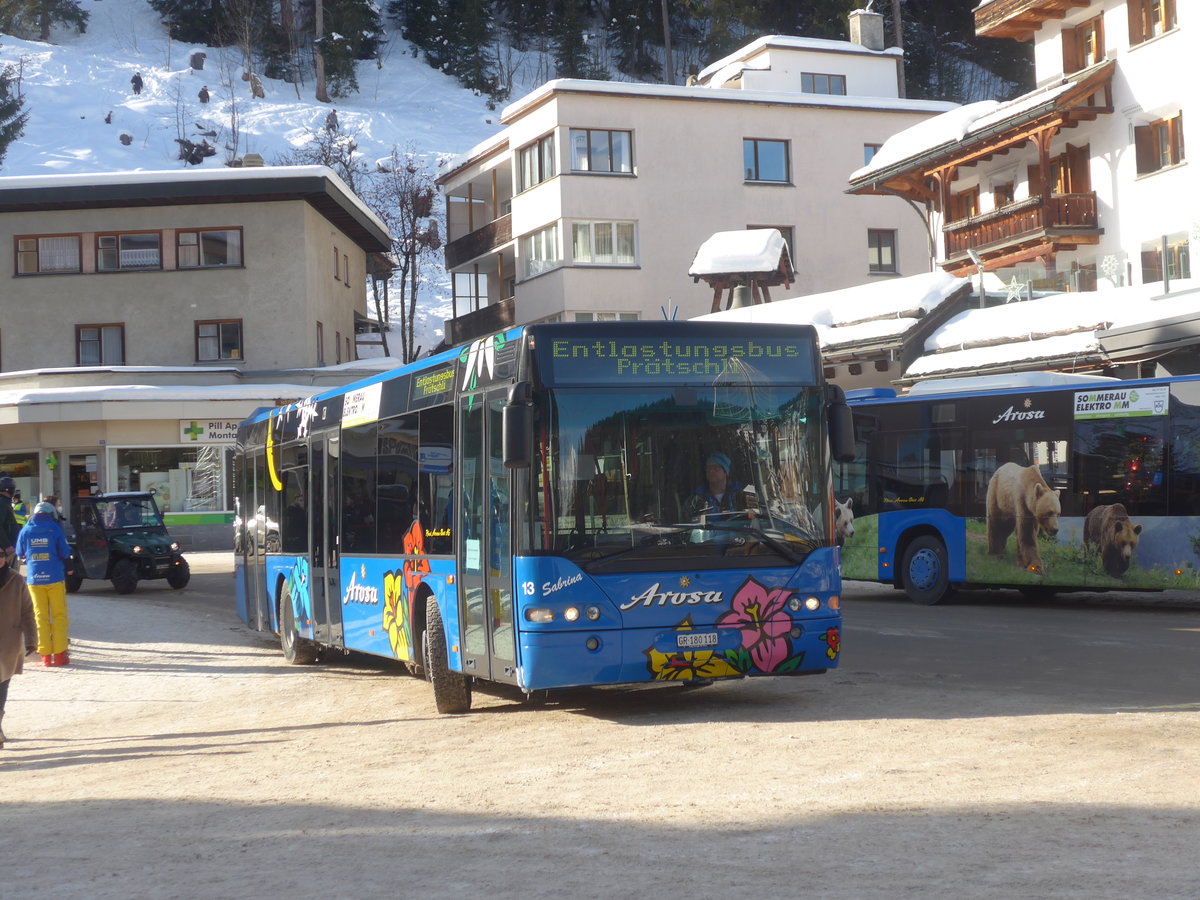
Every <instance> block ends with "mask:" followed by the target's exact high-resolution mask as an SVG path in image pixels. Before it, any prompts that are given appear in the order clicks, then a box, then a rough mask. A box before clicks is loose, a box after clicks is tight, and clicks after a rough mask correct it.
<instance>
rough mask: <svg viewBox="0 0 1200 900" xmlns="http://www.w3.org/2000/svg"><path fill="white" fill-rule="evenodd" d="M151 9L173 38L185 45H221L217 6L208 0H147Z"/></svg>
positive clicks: (222, 44)
mask: <svg viewBox="0 0 1200 900" xmlns="http://www.w3.org/2000/svg"><path fill="white" fill-rule="evenodd" d="M150 8H151V9H153V10H154V11H155V12H156V13H158V15H159V18H160V20H161V21H162V23H163V24H164V25H166V26H167V34H169V35H170V36H171V39H172V40H175V41H181V42H182V43H185V44H207V45H208V46H210V47H221V46H224V43H223V41H222V38H221V37H220V35H219V32H220V31H221V22H220V20H219V19H218V11H219V10H220V7H219V6H218V5H217V4H214V3H212V2H211V0H150Z"/></svg>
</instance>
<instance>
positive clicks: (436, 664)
mask: <svg viewBox="0 0 1200 900" xmlns="http://www.w3.org/2000/svg"><path fill="white" fill-rule="evenodd" d="M422 643H423V646H422V648H421V649H422V651H423V652H422V653H421V656H422V660H421V661H422V662H423V663H424V664H425V672H426V674H427V676H428V677H429V683H430V684H432V685H433V702H434V704H435V705H436V706H437V711H438V712H440V713H464V712H466V711H467V710H468V709H470V708H471V685H470V683H469V682H468V681H467V678H466V676H465V675H460V674H458V673H457V672H453V671H451V669H450V661H449V656H448V655H447V653H446V629H445V628H443V627H442V614H441V612H440V611H439V610H438V605H437V598H435V597H432V596H431V597H429V598H428V599H427V600H426V601H425V634H424V636H423V641H422Z"/></svg>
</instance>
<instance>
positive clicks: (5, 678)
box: [0, 556, 37, 747]
mask: <svg viewBox="0 0 1200 900" xmlns="http://www.w3.org/2000/svg"><path fill="white" fill-rule="evenodd" d="M36 646H37V626H36V625H35V624H34V616H33V604H32V603H31V602H30V599H29V591H28V589H26V587H25V582H24V581H22V580H21V576H20V575H18V574H17V573H16V572H14V571H13V570H12V568H11V567H10V566H8V565H7V564H6V562H5V558H4V557H2V556H0V747H3V746H4V727H3V723H4V704H5V702H7V700H8V682H9V681H10V680H11V679H12V677H13V676H14V675H18V674H20V672H21V669H22V667H23V666H24V664H25V657H26V655H27V654H30V653H32V652H33V651H34V649H35V648H36Z"/></svg>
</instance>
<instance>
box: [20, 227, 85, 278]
mask: <svg viewBox="0 0 1200 900" xmlns="http://www.w3.org/2000/svg"><path fill="white" fill-rule="evenodd" d="M79 247H80V241H79V235H77V234H59V235H53V236H50V237H18V238H17V274H18V275H54V274H60V273H63V272H78V271H80V266H79Z"/></svg>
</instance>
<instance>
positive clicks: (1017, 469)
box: [987, 463, 1062, 573]
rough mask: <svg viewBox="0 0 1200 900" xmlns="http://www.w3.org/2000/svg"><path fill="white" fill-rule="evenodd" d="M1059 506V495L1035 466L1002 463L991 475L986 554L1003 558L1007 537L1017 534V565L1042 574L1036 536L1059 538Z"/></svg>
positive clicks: (1060, 510)
mask: <svg viewBox="0 0 1200 900" xmlns="http://www.w3.org/2000/svg"><path fill="white" fill-rule="evenodd" d="M1061 512H1062V505H1061V504H1060V503H1059V501H1058V491H1053V490H1051V489H1050V486H1049V485H1048V484H1046V480H1045V479H1044V478H1042V473H1041V472H1040V471H1039V470H1038V467H1037V466H1018V465H1017V464H1016V463H1005V464H1004V465H1002V466H1001V467H1000V468H998V469H997V470H996V472H995V474H993V475H992V480H991V481H989V482H988V490H987V537H988V553H989V554H990V555H991V556H1003V555H1004V548H1005V544H1007V543H1008V536H1009V535H1010V534H1012V533H1013V530H1014V529H1015V530H1016V532H1017V565H1018V566H1020V567H1021V568H1023V569H1028V570H1029V571H1031V572H1038V573H1041V571H1042V555H1041V553H1040V552H1039V551H1038V542H1037V533H1038V529H1041V530H1042V531H1043V532H1044V533H1045V534H1048V535H1050V536H1051V537H1054V535H1056V534H1058V516H1059V513H1061Z"/></svg>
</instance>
